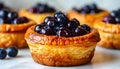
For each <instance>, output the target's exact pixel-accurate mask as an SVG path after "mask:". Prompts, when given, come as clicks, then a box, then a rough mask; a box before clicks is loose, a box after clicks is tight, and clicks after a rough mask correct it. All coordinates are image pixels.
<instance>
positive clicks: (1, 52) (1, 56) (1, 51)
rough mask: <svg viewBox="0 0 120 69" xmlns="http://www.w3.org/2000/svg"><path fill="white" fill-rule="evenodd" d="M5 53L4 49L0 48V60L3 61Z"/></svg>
mask: <svg viewBox="0 0 120 69" xmlns="http://www.w3.org/2000/svg"><path fill="white" fill-rule="evenodd" d="M6 55H7V52H6V50H5V49H3V48H0V59H5V57H6Z"/></svg>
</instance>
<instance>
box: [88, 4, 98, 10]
mask: <svg viewBox="0 0 120 69" xmlns="http://www.w3.org/2000/svg"><path fill="white" fill-rule="evenodd" d="M89 8H90V9H91V10H96V9H97V5H96V4H95V3H93V4H90V5H89Z"/></svg>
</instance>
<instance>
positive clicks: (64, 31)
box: [56, 27, 70, 37]
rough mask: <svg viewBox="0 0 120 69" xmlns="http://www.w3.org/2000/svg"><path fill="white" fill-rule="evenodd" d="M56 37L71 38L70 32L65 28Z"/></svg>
mask: <svg viewBox="0 0 120 69" xmlns="http://www.w3.org/2000/svg"><path fill="white" fill-rule="evenodd" d="M56 36H65V37H69V36H70V30H69V29H67V28H65V27H61V28H60V29H59V30H58V31H57V32H56Z"/></svg>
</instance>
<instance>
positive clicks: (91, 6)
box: [73, 3, 102, 14]
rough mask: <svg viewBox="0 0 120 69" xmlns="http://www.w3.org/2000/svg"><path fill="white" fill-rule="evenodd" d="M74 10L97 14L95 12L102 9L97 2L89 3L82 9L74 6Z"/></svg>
mask: <svg viewBox="0 0 120 69" xmlns="http://www.w3.org/2000/svg"><path fill="white" fill-rule="evenodd" d="M73 10H74V11H77V12H80V13H82V14H95V13H99V12H101V11H102V10H101V9H98V7H97V5H96V4H95V3H93V4H89V5H85V6H83V7H82V8H80V9H77V8H73Z"/></svg>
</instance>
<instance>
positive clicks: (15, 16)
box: [8, 12, 18, 19]
mask: <svg viewBox="0 0 120 69" xmlns="http://www.w3.org/2000/svg"><path fill="white" fill-rule="evenodd" d="M17 17H18V14H17V12H9V13H8V18H9V19H14V18H17Z"/></svg>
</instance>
